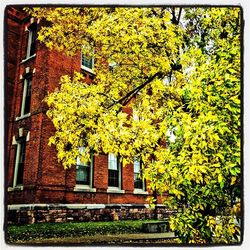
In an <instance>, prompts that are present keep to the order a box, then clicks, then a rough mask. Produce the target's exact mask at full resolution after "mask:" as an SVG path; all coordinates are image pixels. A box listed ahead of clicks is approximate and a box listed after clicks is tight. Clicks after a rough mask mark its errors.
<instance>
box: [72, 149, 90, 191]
mask: <svg viewBox="0 0 250 250" xmlns="http://www.w3.org/2000/svg"><path fill="white" fill-rule="evenodd" d="M83 151H84V147H80V148H79V152H80V153H82V152H83ZM92 163H93V156H92V155H91V160H90V161H87V162H83V161H81V156H78V157H77V159H76V184H77V185H84V186H88V187H91V186H92V172H93V170H92V169H93V167H92V166H93V164H92Z"/></svg>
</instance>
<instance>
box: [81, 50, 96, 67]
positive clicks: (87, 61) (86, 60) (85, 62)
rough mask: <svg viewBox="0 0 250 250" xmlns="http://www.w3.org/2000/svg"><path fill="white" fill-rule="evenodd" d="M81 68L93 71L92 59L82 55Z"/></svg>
mask: <svg viewBox="0 0 250 250" xmlns="http://www.w3.org/2000/svg"><path fill="white" fill-rule="evenodd" d="M82 66H84V67H86V68H89V69H93V67H94V58H88V57H86V56H85V55H84V54H83V53H82Z"/></svg>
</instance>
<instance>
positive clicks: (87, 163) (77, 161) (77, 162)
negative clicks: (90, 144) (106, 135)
mask: <svg viewBox="0 0 250 250" xmlns="http://www.w3.org/2000/svg"><path fill="white" fill-rule="evenodd" d="M84 149H85V147H80V148H79V153H80V154H81V153H82V152H83V151H84ZM81 158H82V157H81V155H80V156H78V157H77V158H76V165H81V166H87V167H89V166H90V165H91V162H90V161H88V162H85V163H84V161H81Z"/></svg>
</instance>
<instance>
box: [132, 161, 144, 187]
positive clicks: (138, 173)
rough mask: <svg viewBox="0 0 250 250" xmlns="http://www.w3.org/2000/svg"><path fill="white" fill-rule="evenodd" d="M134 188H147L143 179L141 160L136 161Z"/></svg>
mask: <svg viewBox="0 0 250 250" xmlns="http://www.w3.org/2000/svg"><path fill="white" fill-rule="evenodd" d="M134 188H135V189H141V190H145V187H144V182H143V180H142V165H141V161H138V160H135V161H134Z"/></svg>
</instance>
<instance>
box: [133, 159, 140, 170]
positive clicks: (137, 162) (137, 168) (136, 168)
mask: <svg viewBox="0 0 250 250" xmlns="http://www.w3.org/2000/svg"><path fill="white" fill-rule="evenodd" d="M134 172H135V173H140V172H141V163H140V161H137V160H135V161H134Z"/></svg>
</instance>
